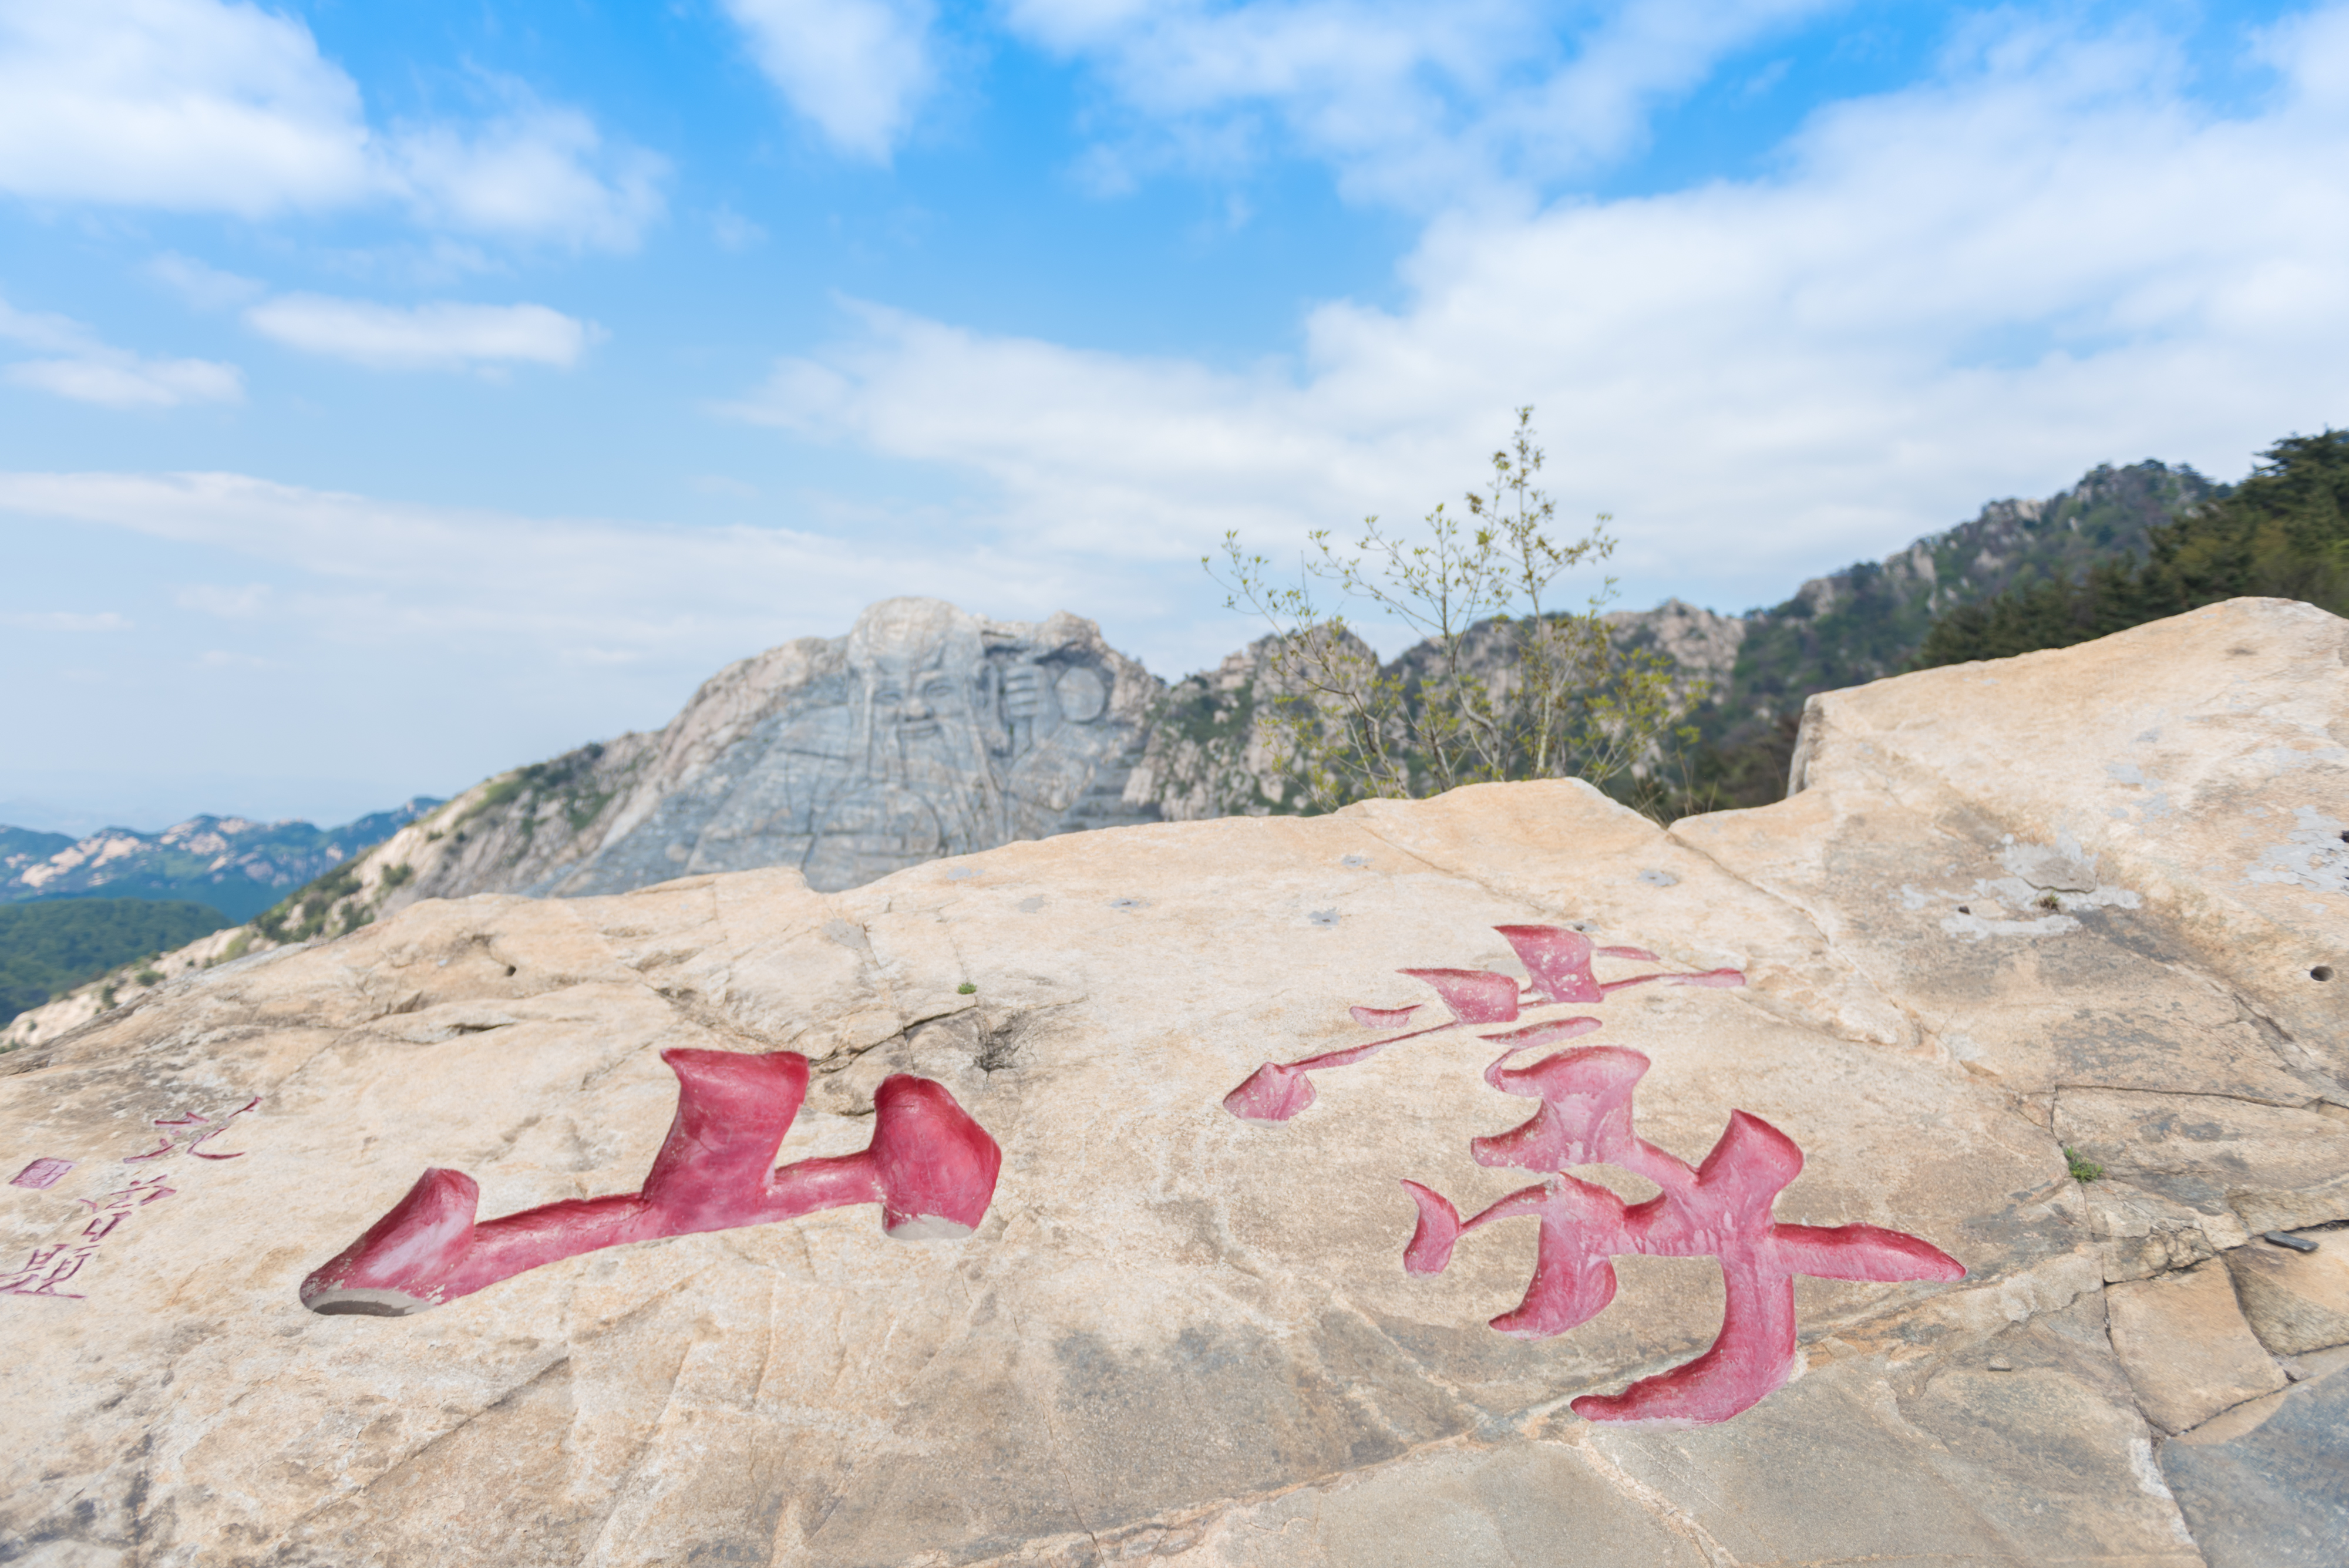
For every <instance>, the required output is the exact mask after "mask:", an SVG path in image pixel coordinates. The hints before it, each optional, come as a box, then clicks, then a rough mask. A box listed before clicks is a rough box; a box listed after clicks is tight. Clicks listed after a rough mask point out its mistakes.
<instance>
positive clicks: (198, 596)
mask: <svg viewBox="0 0 2349 1568" xmlns="http://www.w3.org/2000/svg"><path fill="white" fill-rule="evenodd" d="M270 597H271V595H270V589H269V585H268V584H266V583H247V584H246V585H245V586H244V587H241V588H230V587H221V586H219V585H218V584H214V583H191V584H189V585H188V586H187V587H183V588H181V589H180V590H179V591H178V592H177V593H174V594H173V595H172V596H171V602H172V603H174V604H176V605H178V606H179V607H181V609H191V610H200V611H202V613H203V614H205V615H216V616H220V617H222V618H226V619H229V620H249V619H251V618H253V617H254V616H256V615H259V614H260V613H261V612H262V610H263V609H264V607H266V606H267V605H268V604H269V602H270Z"/></svg>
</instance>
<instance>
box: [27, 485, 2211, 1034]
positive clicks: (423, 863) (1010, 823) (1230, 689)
mask: <svg viewBox="0 0 2349 1568" xmlns="http://www.w3.org/2000/svg"><path fill="white" fill-rule="evenodd" d="M2224 493H2226V489H2225V487H2224V486H2220V485H2217V484H2214V483H2211V482H2210V481H2209V480H2207V479H2205V478H2203V477H2202V476H2201V475H2200V474H2199V473H2196V472H2194V471H2193V470H2192V469H2190V468H2186V467H2182V466H2172V465H2169V464H2167V463H2163V462H2151V461H2148V462H2140V463H2137V464H2134V465H2131V466H2128V467H2125V468H2116V467H2111V466H2104V467H2099V468H2096V469H2095V470H2093V471H2091V472H2089V473H2087V474H2086V475H2085V476H2084V477H2083V478H2082V479H2081V480H2080V481H2079V483H2076V484H2074V485H2072V486H2070V487H2068V488H2067V489H2064V490H2063V491H2059V492H2057V493H2055V494H2054V495H2052V496H2048V497H2046V498H2044V499H2041V500H2007V501H1998V502H1993V503H1992V504H1989V505H1987V506H1985V507H1983V509H1982V512H1981V514H1979V515H1978V516H1976V517H1975V518H1973V519H1972V520H1971V521H1969V522H1967V523H1964V524H1959V525H1957V526H1955V527H1952V528H1950V529H1947V530H1944V531H1942V532H1940V533H1937V534H1933V535H1928V536H1926V537H1924V538H1921V539H1919V540H1917V541H1915V542H1914V543H1913V544H1911V545H1909V546H1908V547H1907V548H1905V549H1903V550H1900V551H1899V552H1896V553H1895V554H1893V555H1891V556H1887V557H1885V558H1884V559H1883V560H1880V561H1863V562H1858V563H1856V564H1854V565H1853V566H1847V567H1846V568H1844V569H1843V570H1841V571H1839V572H1834V573H1830V574H1828V575H1826V576H1821V577H1816V578H1814V579H1812V580H1810V581H1808V582H1806V583H1805V584H1803V585H1802V587H1800V588H1798V589H1797V590H1796V591H1795V594H1794V595H1793V596H1791V597H1788V598H1787V599H1785V600H1784V601H1783V602H1781V603H1779V604H1777V605H1775V606H1772V607H1764V608H1755V609H1751V610H1748V611H1746V612H1744V614H1742V615H1723V614H1720V613H1718V612H1716V611H1713V610H1710V609H1704V608H1700V607H1695V606H1692V605H1688V604H1684V603H1682V602H1681V601H1679V600H1668V601H1666V602H1665V603H1664V604H1662V605H1660V606H1658V607H1655V608H1654V609H1651V610H1645V611H1637V612H1632V611H1618V612H1613V613H1611V614H1609V622H1610V624H1611V625H1612V626H1613V628H1614V629H1615V633H1616V635H1617V637H1618V638H1619V639H1621V640H1622V641H1623V642H1624V643H1625V644H1627V645H1629V646H1632V647H1640V648H1651V649H1654V650H1656V651H1657V652H1659V653H1661V654H1662V655H1663V656H1665V657H1666V658H1668V659H1670V660H1671V662H1672V664H1673V666H1674V667H1675V669H1676V670H1677V671H1678V674H1679V676H1680V678H1681V679H1682V681H1683V682H1684V683H1685V686H1686V689H1688V690H1690V691H1692V692H1693V691H1696V690H1697V689H1698V688H1699V687H1700V686H1701V687H1702V698H1701V700H1699V701H1696V702H1694V704H1693V705H1692V711H1691V712H1690V715H1689V719H1690V722H1691V723H1692V725H1693V726H1694V728H1695V730H1696V732H1697V734H1698V736H1699V737H1700V742H1699V744H1698V745H1697V746H1696V747H1694V748H1693V749H1692V752H1691V753H1689V754H1688V755H1687V756H1686V757H1685V758H1683V759H1682V776H1681V777H1680V778H1678V779H1677V780H1666V781H1663V784H1662V785H1661V786H1659V785H1657V784H1656V783H1655V781H1653V780H1651V781H1649V787H1648V789H1647V793H1646V794H1645V795H1644V796H1643V797H1642V800H1641V804H1642V805H1643V806H1645V807H1646V808H1647V809H1650V810H1651V811H1660V812H1661V813H1663V814H1664V815H1682V814H1685V813H1686V812H1690V811H1702V810H1708V809H1716V808H1720V807H1724V806H1734V805H1762V804H1766V803H1767V802H1769V801H1774V800H1776V799H1778V798H1780V796H1781V795H1782V794H1784V793H1785V778H1786V769H1787V763H1788V758H1789V756H1790V755H1791V753H1792V752H1793V748H1794V739H1795V720H1796V718H1797V716H1798V715H1799V714H1800V712H1801V711H1802V707H1803V704H1804V702H1805V701H1806V699H1807V698H1808V697H1809V696H1810V695H1811V694H1813V693H1814V692H1816V691H1826V690H1833V689H1837V688H1840V687H1845V686H1853V685H1858V684H1863V683H1865V682H1867V681H1868V680H1876V679H1878V678H1879V677H1881V676H1885V675H1889V674H1894V673H1898V672H1899V671H1900V670H1902V669H1903V668H1905V667H1906V666H1907V665H1908V663H1909V661H1910V659H1912V658H1913V657H1914V656H1915V654H1916V652H1917V650H1918V649H1919V647H1920V644H1921V643H1922V641H1923V639H1924V638H1925V635H1926V633H1927V631H1928V629H1929V628H1930V626H1931V625H1932V623H1933V620H1934V618H1936V617H1937V616H1940V615H1943V614H1946V613H1948V612H1949V611H1950V610H1951V609H1954V608H1958V607H1965V606H1971V605H1977V604H1980V603H1982V602H1984V601H1986V600H1988V599H1991V598H1992V597H1995V596H1997V595H1999V594H2002V593H2003V592H2006V591H2007V590H2010V589H2013V588H2016V587H2028V586H2030V585H2032V584H2034V583H2040V582H2057V581H2064V580H2068V579H2070V578H2072V577H2074V576H2077V575H2078V574H2079V573H2080V572H2081V571H2082V570H2084V569H2085V567H2086V566H2088V565H2089V564H2090V563H2091V562H2094V561H2099V560H2105V561H2109V560H2127V559H2134V558H2136V557H2137V556H2142V555H2143V554H2144V552H2145V550H2146V544H2147V534H2148V531H2149V530H2151V529H2153V528H2154V527H2157V526H2158V525H2160V524H2164V523H2166V522H2168V521H2169V520H2170V519H2171V518H2173V517H2176V516H2178V515H2179V514H2181V513H2184V512H2187V511H2189V509H2191V508H2194V507H2197V506H2199V504H2202V503H2204V502H2206V501H2209V500H2211V499H2213V498H2215V497H2218V496H2220V495H2223V494H2224ZM1507 641H1508V639H1506V638H1500V637H1489V638H1486V639H1483V644H1482V646H1484V647H1486V648H1488V649H1505V648H1506V646H1507ZM1273 648H1274V639H1271V638H1265V639H1258V640H1257V642H1256V643H1254V644H1252V645H1250V646H1249V647H1248V648H1246V649H1240V650H1238V651H1237V652H1235V653H1233V654H1231V655H1230V656H1228V657H1227V658H1226V659H1224V660H1223V661H1222V663H1221V664H1220V665H1218V666H1217V667H1216V669H1214V670H1204V671H1201V672H1198V673H1196V674H1194V675H1191V676H1187V677H1185V678H1184V679H1183V680H1178V681H1175V682H1174V683H1173V684H1171V685H1169V684H1168V683H1166V682H1164V681H1162V680H1159V679H1158V678H1157V677H1156V676H1154V675H1153V674H1152V673H1151V672H1150V671H1149V670H1146V669H1144V668H1143V666H1142V664H1141V663H1140V662H1139V661H1137V660H1135V659H1131V658H1128V657H1127V656H1125V655H1123V654H1122V653H1120V652H1118V651H1117V650H1116V649H1113V648H1111V647H1110V646H1109V645H1108V643H1107V642H1106V641H1105V640H1103V639H1102V635H1101V632H1100V629H1099V628H1098V627H1096V626H1095V625H1094V624H1093V623H1092V622H1091V621H1088V620H1084V619H1081V618H1078V617H1075V616H1071V615H1066V614H1062V615H1058V616H1054V617H1052V618H1049V619H1048V620H1045V621H1042V622H1035V623H1028V622H1012V621H997V620H991V619H988V618H985V617H981V616H976V615H972V614H969V613H968V612H966V611H964V610H961V609H958V608H957V607H954V606H951V605H947V604H944V603H942V602H940V601H936V600H929V599H893V600H886V601H884V602H883V603H881V604H878V605H874V606H872V607H869V608H867V609H866V610H865V611H864V613H863V614H862V615H860V616H859V617H858V618H857V620H856V623H855V625H854V627H853V628H851V629H850V630H849V632H848V633H847V634H846V635H844V636H842V637H838V638H831V639H823V638H802V639H797V640H796V641H793V642H790V643H786V644H783V645H781V647H778V648H775V649H769V650H768V651H766V652H765V653H762V654H759V655H757V656H755V657H753V658H750V659H743V660H740V662H738V663H736V664H734V665H731V666H729V667H728V668H727V669H726V670H721V671H719V673H718V674H717V675H715V676H713V677H712V678H711V679H710V680H709V681H707V682H705V683H704V684H703V686H702V687H701V688H700V690H699V691H697V692H696V693H695V694H694V696H693V698H692V700H691V701H688V703H687V704H686V706H685V708H684V710H683V711H680V712H679V713H678V716H677V718H676V719H674V720H673V721H671V722H670V723H669V724H668V725H667V727H665V728H664V729H662V730H660V731H659V732H655V733H649V734H647V733H630V734H625V735H621V736H618V737H616V738H615V739H613V740H610V741H605V742H591V743H589V744H587V745H585V746H582V747H580V748H578V749H576V750H574V751H572V752H569V753H564V754H563V755H561V756H558V757H554V758H552V759H549V760H548V761H545V762H542V763H533V764H531V765H529V766H527V767H522V768H517V769H514V770H512V771H510V772H507V773H504V774H497V775H495V776H494V777H492V778H489V779H485V780H483V781H482V782H481V783H480V784H476V785H474V786H473V787H472V788H471V789H469V790H466V791H465V792H463V793H462V794H460V795H458V796H457V797H456V798H455V799H453V800H450V801H446V802H440V801H435V800H431V799H429V798H427V797H422V796H419V797H417V798H416V799H413V800H410V801H409V802H407V803H405V804H404V805H401V806H398V807H396V808H394V809H393V810H391V811H388V812H379V813H376V814H374V815H369V816H367V817H362V818H360V819H359V820H358V821H357V822H355V823H350V824H347V825H345V826H343V827H340V828H336V829H326V830H321V829H318V828H315V827H312V826H309V825H308V824H305V823H275V824H266V825H264V824H255V823H251V822H247V821H244V820H243V819H240V818H233V817H229V818H220V817H209V816H204V817H196V818H192V819H191V820H190V821H188V822H186V823H182V824H180V825H178V826H174V827H171V828H168V829H166V830H164V831H163V832H162V833H160V834H151V835H150V834H140V833H135V832H132V831H130V830H128V829H109V830H107V831H106V832H103V833H100V834H96V835H93V836H90V837H88V838H86V839H82V840H79V841H68V840H67V839H66V837H65V836H63V835H53V834H36V833H31V832H28V831H27V830H25V829H17V828H5V829H0V874H5V880H0V902H5V901H10V900H27V899H47V898H74V897H83V898H87V897H98V896H107V897H125V896H129V897H145V898H188V899H193V900H196V901H198V902H202V903H208V904H211V905H212V907H214V908H216V909H222V911H223V912H224V913H227V914H229V915H231V916H232V917H233V918H235V919H245V920H249V921H250V922H251V924H250V925H249V926H247V927H246V928H244V929H241V930H235V931H225V930H224V931H221V932H217V933H214V934H213V935H212V936H209V937H206V938H204V939H202V940H200V941H199V942H197V943H194V944H192V945H191V946H190V947H189V948H188V949H186V950H183V951H182V952H181V953H179V954H174V955H169V956H168V957H167V958H166V959H163V960H159V961H157V962H156V963H154V964H152V965H148V966H146V967H144V968H142V969H141V970H140V975H139V976H138V977H137V982H138V983H139V984H140V985H144V984H150V983H154V981H150V980H149V979H148V978H147V977H149V976H154V977H156V981H160V980H165V979H168V978H170V976H171V974H173V973H176V972H179V971H184V970H185V969H187V968H190V967H193V966H195V965H198V964H202V963H210V962H212V961H218V960H222V959H225V958H232V957H234V956H237V955H239V954H242V953H244V952H246V951H248V950H255V949H258V948H265V947H272V946H278V945H283V944H285V943H289V942H298V941H305V940H314V939H316V938H321V937H331V936H336V935H339V934H341V933H343V932H345V931H348V930H352V929H357V927H358V926H360V925H364V924H366V923H367V922H368V921H370V920H372V919H378V918H379V917H381V916H382V915H385V914H388V913H390V912H392V911H394V910H396V909H400V908H403V907H405V906H406V905H408V904H410V903H413V902H416V901H418V900H419V899H423V898H461V897H465V896H468V895H471V894H476V893H522V894H526V895H531V896H541V897H546V896H552V897H564V896H579V895H584V894H591V893H611V892H620V891H625V890H626V889H628V888H637V887H643V886H647V885H649V884H652V883H655V882H662V881H668V880H672V879H675V878H677V877H688V876H692V875H696V874H698V873H702V872H709V871H732V870H743V869H750V868H752V867H767V866H788V867H794V868H796V869H798V870H799V871H800V872H801V873H802V875H803V876H804V877H806V878H807V879H808V882H809V884H810V885H811V886H812V887H814V888H818V889H819V890H823V891H834V890H838V889H841V888H849V887H854V886H856V885H858V884H860V883H863V882H867V881H871V880H874V879H875V878H877V877H883V876H885V875H887V874H888V873H889V872H891V871H894V870H897V869H901V868H903V867H906V866H910V865H914V864H916V863H919V862H921V861H924V860H928V859H935V858H938V857H947V856H954V855H960V854H966V853H970V852H973V851H976V850H980V849H986V848H990V847H993V846H997V845H999V844H1003V843H1008V842H1011V841H1014V840H1017V839H1023V838H1024V839H1033V838H1040V837H1047V836H1054V835H1057V834H1061V833H1070V832H1077V831H1081V830H1084V829H1088V828H1092V827H1099V826H1118V825H1121V824H1131V823H1143V822H1152V821H1183V820H1195V819H1198V818H1203V817H1210V816H1223V815H1268V814H1273V813H1280V812H1288V811H1295V810H1297V809H1299V794H1298V792H1297V791H1296V790H1295V789H1294V787H1293V781H1291V780H1289V779H1288V778H1286V777H1285V776H1284V774H1283V772H1282V769H1281V767H1280V765H1279V763H1278V753H1277V748H1276V747H1275V746H1273V745H1272V744H1271V743H1270V737H1269V735H1268V730H1267V727H1266V724H1265V722H1264V721H1265V719H1266V717H1267V715H1268V713H1269V712H1270V711H1271V705H1272V703H1273V702H1274V701H1276V700H1277V699H1278V697H1279V696H1281V695H1282V694H1283V691H1282V687H1281V683H1280V681H1279V680H1278V677H1277V675H1276V674H1275V672H1274V666H1273V661H1272V653H1273ZM1412 657H1413V654H1412V652H1411V651H1410V650H1406V651H1405V653H1404V654H1403V655H1402V656H1401V658H1402V660H1409V659H1411V658H1412ZM1493 657H1501V655H1499V654H1497V653H1496V654H1495V655H1493ZM1400 663H1401V661H1398V667H1399V666H1400ZM368 846H373V847H371V848H370V847H368ZM175 964H176V966H177V967H176V969H175V967H174V966H175ZM127 983H129V982H128V981H127V980H126V979H125V977H123V976H112V977H109V978H108V980H107V981H106V983H105V984H104V985H102V986H100V985H98V984H97V983H95V982H94V983H93V984H92V985H91V986H88V987H85V988H84V990H83V992H76V993H74V995H73V996H72V997H68V998H64V999H60V1000H59V1001H58V1002H52V1003H50V1004H49V1005H48V1006H47V1008H45V1009H43V1010H41V1011H40V1012H38V1013H37V1014H34V1013H28V1014H26V1015H25V1017H23V1018H20V1019H18V1020H17V1021H16V1023H12V1024H10V1025H9V1026H8V1027H7V1029H6V1031H5V1036H4V1037H0V1038H5V1040H7V1041H10V1042H14V1043H21V1042H22V1040H24V1039H26V1038H30V1037H31V1033H30V1032H31V1031H34V1030H36V1029H37V1030H38V1031H40V1032H42V1033H43V1034H44V1036H45V1037H48V1036H53V1035H54V1033H55V1031H56V1029H57V1028H58V1027H60V1026H70V1025H71V1024H72V1023H77V1022H78V1021H79V1019H80V1016H81V1015H82V1014H84V1013H94V1012H95V1011H97V1006H98V1004H97V1001H96V1000H95V999H97V998H106V999H111V998H112V997H113V996H114V995H115V994H116V992H117V990H118V989H119V988H120V987H122V986H124V985H125V984H127ZM85 992H87V993H88V994H87V995H85V994H84V993H85Z"/></svg>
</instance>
